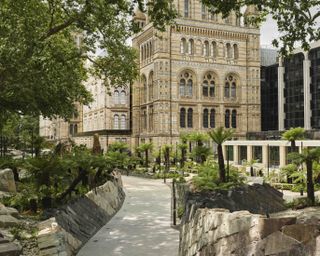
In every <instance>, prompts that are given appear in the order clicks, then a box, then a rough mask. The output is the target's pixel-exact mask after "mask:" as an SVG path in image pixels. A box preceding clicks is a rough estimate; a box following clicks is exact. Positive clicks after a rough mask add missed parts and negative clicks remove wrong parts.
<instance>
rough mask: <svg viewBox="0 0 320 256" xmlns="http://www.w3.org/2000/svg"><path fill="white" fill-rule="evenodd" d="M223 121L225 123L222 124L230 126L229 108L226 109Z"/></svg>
mask: <svg viewBox="0 0 320 256" xmlns="http://www.w3.org/2000/svg"><path fill="white" fill-rule="evenodd" d="M224 123H225V124H224V126H225V127H226V128H230V110H229V109H227V110H226V113H225V118H224Z"/></svg>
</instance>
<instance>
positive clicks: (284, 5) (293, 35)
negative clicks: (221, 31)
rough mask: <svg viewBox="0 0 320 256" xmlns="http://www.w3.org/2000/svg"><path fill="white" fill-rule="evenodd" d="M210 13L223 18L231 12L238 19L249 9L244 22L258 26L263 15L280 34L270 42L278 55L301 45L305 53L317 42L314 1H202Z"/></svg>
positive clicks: (317, 32)
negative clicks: (312, 43) (278, 49)
mask: <svg viewBox="0 0 320 256" xmlns="http://www.w3.org/2000/svg"><path fill="white" fill-rule="evenodd" d="M202 2H203V3H204V4H205V5H207V7H208V8H209V10H211V11H212V12H213V13H220V12H221V13H223V15H224V17H227V16H228V15H229V14H230V12H231V11H235V12H236V14H237V15H238V16H241V15H243V14H242V12H241V10H242V8H243V7H245V6H249V7H250V9H249V11H250V12H251V13H250V14H253V16H251V17H247V22H249V23H253V24H257V25H259V24H260V23H261V22H263V21H264V20H265V18H266V16H267V15H271V17H272V18H273V19H274V20H275V21H276V22H277V25H278V30H279V32H280V34H281V36H280V37H279V39H275V40H274V41H273V45H274V46H276V47H278V46H281V49H280V53H281V54H282V55H286V54H288V53H291V52H292V50H293V49H294V48H295V47H296V46H297V45H298V44H301V45H302V48H303V49H304V50H308V48H309V47H310V42H313V41H317V40H319V39H320V31H319V28H318V23H317V22H318V18H319V17H320V11H319V8H317V7H318V6H319V1H318V0H301V1H288V0H263V1H262V0H240V1H239V0H228V1H226V0H219V1H212V0H202Z"/></svg>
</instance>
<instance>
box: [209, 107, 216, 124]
mask: <svg viewBox="0 0 320 256" xmlns="http://www.w3.org/2000/svg"><path fill="white" fill-rule="evenodd" d="M215 127H216V111H215V110H214V109H211V111H210V128H215Z"/></svg>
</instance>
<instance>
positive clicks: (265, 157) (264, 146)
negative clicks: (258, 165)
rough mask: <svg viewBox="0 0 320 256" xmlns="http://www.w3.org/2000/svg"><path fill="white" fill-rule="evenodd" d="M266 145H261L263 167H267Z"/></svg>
mask: <svg viewBox="0 0 320 256" xmlns="http://www.w3.org/2000/svg"><path fill="white" fill-rule="evenodd" d="M268 158H269V156H268V145H263V146H262V164H263V165H264V167H265V168H267V167H268Z"/></svg>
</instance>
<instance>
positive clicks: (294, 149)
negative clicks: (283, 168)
mask: <svg viewBox="0 0 320 256" xmlns="http://www.w3.org/2000/svg"><path fill="white" fill-rule="evenodd" d="M295 151H296V141H295V140H292V141H291V153H293V152H295Z"/></svg>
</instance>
